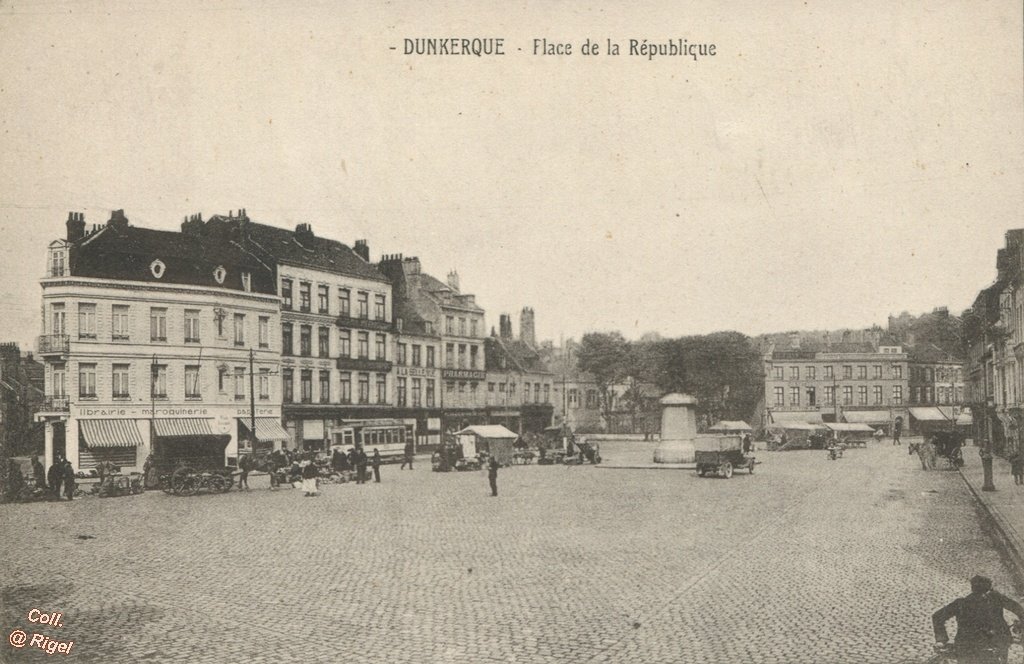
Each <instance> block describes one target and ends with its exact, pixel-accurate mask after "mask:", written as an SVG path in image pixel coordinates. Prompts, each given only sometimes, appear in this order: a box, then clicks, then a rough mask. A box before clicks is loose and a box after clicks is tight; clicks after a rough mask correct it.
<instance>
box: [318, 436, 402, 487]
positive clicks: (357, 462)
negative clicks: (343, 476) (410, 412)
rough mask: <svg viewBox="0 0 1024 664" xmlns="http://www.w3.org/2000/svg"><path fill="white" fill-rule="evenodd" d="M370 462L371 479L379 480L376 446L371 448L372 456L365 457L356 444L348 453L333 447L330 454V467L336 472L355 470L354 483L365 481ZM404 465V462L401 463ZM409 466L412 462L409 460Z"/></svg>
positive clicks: (360, 446) (361, 449)
mask: <svg viewBox="0 0 1024 664" xmlns="http://www.w3.org/2000/svg"><path fill="white" fill-rule="evenodd" d="M367 464H370V466H371V467H372V468H373V481H374V482H380V464H381V457H380V450H378V449H377V448H376V447H375V448H373V456H372V457H367V456H366V451H365V450H364V449H363V446H362V445H356V446H355V447H350V448H349V449H348V453H345V452H342V451H341V450H340V449H337V448H335V450H334V453H333V454H332V455H331V468H332V469H333V470H334V471H335V472H337V473H344V472H352V470H353V469H354V470H355V471H356V484H365V483H366V479H367V476H366V466H367ZM403 466H404V464H403ZM409 466H410V468H411V467H412V462H411V461H410V462H409Z"/></svg>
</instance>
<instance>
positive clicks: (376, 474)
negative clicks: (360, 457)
mask: <svg viewBox="0 0 1024 664" xmlns="http://www.w3.org/2000/svg"><path fill="white" fill-rule="evenodd" d="M372 465H373V481H374V482H377V483H378V484H379V483H380V452H379V451H378V450H377V448H376V447H375V448H373V460H372Z"/></svg>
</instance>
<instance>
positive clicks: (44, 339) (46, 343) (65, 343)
mask: <svg viewBox="0 0 1024 664" xmlns="http://www.w3.org/2000/svg"><path fill="white" fill-rule="evenodd" d="M38 347H39V354H40V355H51V354H53V353H66V352H68V350H69V349H70V347H71V346H70V337H68V335H66V334H44V335H42V336H41V337H39V342H38Z"/></svg>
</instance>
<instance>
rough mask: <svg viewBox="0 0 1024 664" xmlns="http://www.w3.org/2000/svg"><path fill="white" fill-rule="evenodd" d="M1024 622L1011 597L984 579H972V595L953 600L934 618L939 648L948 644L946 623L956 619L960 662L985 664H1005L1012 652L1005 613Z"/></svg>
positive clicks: (1022, 609) (1023, 611)
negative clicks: (987, 663) (1009, 613)
mask: <svg viewBox="0 0 1024 664" xmlns="http://www.w3.org/2000/svg"><path fill="white" fill-rule="evenodd" d="M1004 609H1005V610H1006V611H1009V612H1011V613H1013V614H1016V616H1017V619H1018V620H1024V608H1022V607H1021V605H1020V604H1018V603H1017V602H1015V601H1013V600H1012V599H1010V598H1009V597H1006V596H1005V595H1002V594H1000V593H997V592H996V591H994V590H992V581H991V580H990V579H988V578H986V577H984V576H975V577H973V578H972V579H971V594H970V595H968V596H966V597H961V598H959V599H955V600H953V601H952V602H951V603H949V604H947V605H946V606H944V607H942V608H941V609H939V610H938V611H936V612H935V613H934V615H932V627H933V628H934V630H935V641H936V643H937V644H941V645H945V644H946V643H948V642H949V636H948V635H947V634H946V621H948V620H949V619H950V618H956V654H957V660H958V661H961V662H963V661H971V662H978V663H979V664H985V663H986V662H991V663H992V664H995V663H997V662H1005V661H1006V658H1007V651H1008V650H1009V648H1010V628H1009V627H1008V626H1007V624H1006V620H1005V619H1004V618H1003V610H1004Z"/></svg>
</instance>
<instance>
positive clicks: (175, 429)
mask: <svg viewBox="0 0 1024 664" xmlns="http://www.w3.org/2000/svg"><path fill="white" fill-rule="evenodd" d="M153 430H154V431H155V432H156V435H157V436H161V437H164V438H170V437H175V438H180V437H182V436H212V435H213V429H211V428H210V420H204V419H200V418H196V417H180V418H173V419H159V418H157V419H155V420H153Z"/></svg>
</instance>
